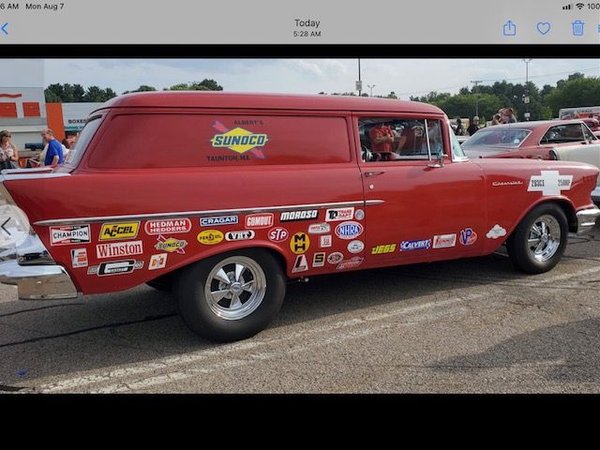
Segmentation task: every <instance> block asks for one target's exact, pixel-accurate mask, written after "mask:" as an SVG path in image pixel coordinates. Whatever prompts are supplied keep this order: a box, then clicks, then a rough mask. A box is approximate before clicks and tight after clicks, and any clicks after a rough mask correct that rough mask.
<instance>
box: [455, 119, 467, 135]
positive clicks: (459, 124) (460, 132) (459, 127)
mask: <svg viewBox="0 0 600 450" xmlns="http://www.w3.org/2000/svg"><path fill="white" fill-rule="evenodd" d="M454 134H455V135H456V136H464V135H465V127H463V124H462V120H460V117H457V118H456V128H455V130H454Z"/></svg>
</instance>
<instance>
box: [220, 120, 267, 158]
mask: <svg viewBox="0 0 600 450" xmlns="http://www.w3.org/2000/svg"><path fill="white" fill-rule="evenodd" d="M213 129H214V130H215V131H217V132H219V133H220V134H215V135H214V136H213V137H212V139H211V140H210V143H211V145H212V146H213V148H227V149H229V150H233V151H234V152H236V153H238V154H240V155H243V154H244V153H246V152H250V153H251V154H252V155H253V156H254V157H256V158H258V159H265V155H264V153H263V152H262V150H260V148H261V147H264V146H265V145H266V143H267V142H268V141H269V136H268V135H267V134H266V133H253V132H252V131H249V130H246V129H244V128H241V127H236V128H234V129H232V130H230V129H228V128H227V127H226V126H225V125H224V124H223V123H221V122H219V121H218V120H216V121H215V122H214V123H213Z"/></svg>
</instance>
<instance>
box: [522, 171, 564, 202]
mask: <svg viewBox="0 0 600 450" xmlns="http://www.w3.org/2000/svg"><path fill="white" fill-rule="evenodd" d="M540 173H541V175H532V176H531V178H530V179H529V186H528V187H527V191H529V192H536V191H537V192H541V193H542V195H543V196H546V195H560V194H561V191H568V190H570V189H571V183H572V181H573V175H562V176H561V175H560V173H559V172H558V170H542V171H540Z"/></svg>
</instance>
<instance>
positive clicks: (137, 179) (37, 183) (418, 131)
mask: <svg viewBox="0 0 600 450" xmlns="http://www.w3.org/2000/svg"><path fill="white" fill-rule="evenodd" d="M447 120H448V119H447V117H446V116H445V114H444V113H443V112H442V111H441V110H440V109H438V108H437V107H435V106H432V105H427V104H424V103H418V102H403V101H397V100H394V101H391V100H386V99H373V98H352V97H328V96H287V95H266V94H233V93H214V92H156V93H136V94H129V95H125V96H121V97H117V98H115V99H112V100H111V101H109V102H107V103H105V104H104V105H103V106H102V107H101V108H100V109H98V110H96V111H95V112H93V113H92V114H91V116H90V117H89V119H88V121H87V124H86V126H85V128H84V129H83V131H82V132H81V135H80V137H79V140H78V141H77V144H76V145H75V148H74V149H73V150H72V151H71V152H70V153H69V156H68V160H67V162H66V164H65V165H64V166H62V167H60V168H58V169H55V170H52V169H49V168H45V169H30V170H25V169H23V170H8V171H4V172H3V175H2V177H1V178H0V198H1V200H2V201H3V202H5V204H6V205H8V206H12V208H13V210H14V211H16V212H19V213H18V214H17V213H16V212H15V214H16V215H15V216H14V217H13V216H9V217H8V219H9V220H8V221H7V222H4V225H3V227H4V226H7V227H9V228H10V227H11V224H13V223H14V224H15V226H14V227H13V228H14V229H12V231H13V233H11V235H10V236H13V235H14V236H16V235H17V234H18V233H17V231H18V230H17V228H20V230H21V236H25V238H24V239H22V240H20V241H19V242H13V241H10V239H11V238H10V237H9V235H8V234H6V235H0V237H1V238H2V239H0V244H2V245H4V246H7V245H9V244H10V245H14V246H15V249H14V254H13V256H14V257H15V258H16V259H12V260H8V261H5V262H3V263H2V264H0V281H2V282H4V283H9V284H16V285H17V286H18V295H19V297H20V298H23V299H56V298H71V297H76V296H78V295H80V294H95V293H105V292H112V291H120V290H125V289H129V288H132V287H135V286H138V285H140V284H143V283H147V284H149V285H151V286H153V287H156V288H158V289H164V290H171V291H172V292H173V293H174V295H175V297H176V299H177V303H178V310H179V312H180V314H181V316H182V318H183V320H184V322H185V323H186V324H187V325H188V326H189V327H190V328H191V329H192V330H194V331H195V332H197V333H198V334H200V335H202V336H204V337H206V338H208V339H212V340H217V341H232V340H237V339H243V338H247V337H249V336H252V335H254V334H255V333H257V332H259V331H260V330H262V329H264V328H265V327H266V326H268V324H269V323H270V322H271V320H272V319H273V318H274V317H275V315H276V314H277V312H278V310H279V308H280V307H281V305H282V302H283V299H284V296H285V290H286V281H288V280H294V279H304V280H307V279H308V277H310V276H316V275H321V274H332V273H337V272H347V271H352V270H360V269H372V268H377V267H384V266H393V265H401V264H412V263H424V262H433V261H442V260H449V259H457V258H465V257H476V256H482V255H488V254H491V253H493V252H495V251H496V250H497V249H498V248H499V247H500V246H501V245H503V244H506V246H507V249H508V253H509V255H510V258H511V260H512V262H513V263H514V265H515V267H517V268H518V269H519V270H521V271H524V272H526V273H541V272H545V271H548V270H550V269H552V268H553V267H554V266H555V265H556V264H557V263H558V262H559V260H560V258H561V256H562V254H563V252H564V250H565V246H566V245H567V235H568V233H569V232H573V233H579V234H583V233H586V232H589V230H591V229H592V228H593V226H594V224H595V221H596V219H597V218H598V217H599V216H600V209H598V208H597V207H596V206H594V204H593V203H592V201H591V199H590V192H591V191H592V189H593V188H594V186H595V185H596V180H597V178H598V173H599V171H598V169H596V168H594V167H592V166H590V165H587V164H580V163H573V162H563V161H549V162H548V161H543V162H542V161H537V160H502V159H496V160H494V159H489V160H487V159H486V160H484V159H475V160H469V159H468V158H466V157H465V155H464V153H463V151H462V150H461V147H460V145H459V144H458V141H457V140H456V139H455V136H454V133H452V132H451V131H450V127H449V125H448V123H447ZM378 124H379V125H380V127H376V125H378ZM388 124H389V125H388ZM384 125H385V127H389V133H392V131H391V130H394V133H395V134H394V138H393V139H389V141H393V142H389V144H386V141H385V140H382V139H380V138H379V134H378V133H380V131H378V130H380V129H382V128H385V127H384ZM385 132H386V133H388V131H385ZM361 138H362V145H361ZM363 147H364V148H363ZM367 152H368V153H370V154H384V153H387V154H388V156H391V154H392V153H394V154H395V155H396V157H395V158H389V159H383V158H370V157H369V158H367V157H364V158H363V156H362V155H364V154H366V153H367ZM8 206H7V208H8ZM6 214H7V213H5V215H6ZM27 221H29V222H30V223H31V230H29V229H28V228H27V226H26V225H25V224H26V223H27ZM17 225H18V226H17ZM27 232H29V234H27ZM9 241H10V242H9ZM423 270H428V269H427V266H423ZM374 276H376V275H374Z"/></svg>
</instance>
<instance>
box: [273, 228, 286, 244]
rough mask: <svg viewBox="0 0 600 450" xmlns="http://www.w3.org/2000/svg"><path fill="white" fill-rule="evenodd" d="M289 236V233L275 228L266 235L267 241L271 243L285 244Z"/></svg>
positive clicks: (283, 229)
mask: <svg viewBox="0 0 600 450" xmlns="http://www.w3.org/2000/svg"><path fill="white" fill-rule="evenodd" d="M289 236H290V233H289V231H288V230H286V229H285V228H281V227H276V228H273V229H272V230H269V234H268V238H269V240H270V241H273V242H285V241H287V238H288V237H289Z"/></svg>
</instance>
